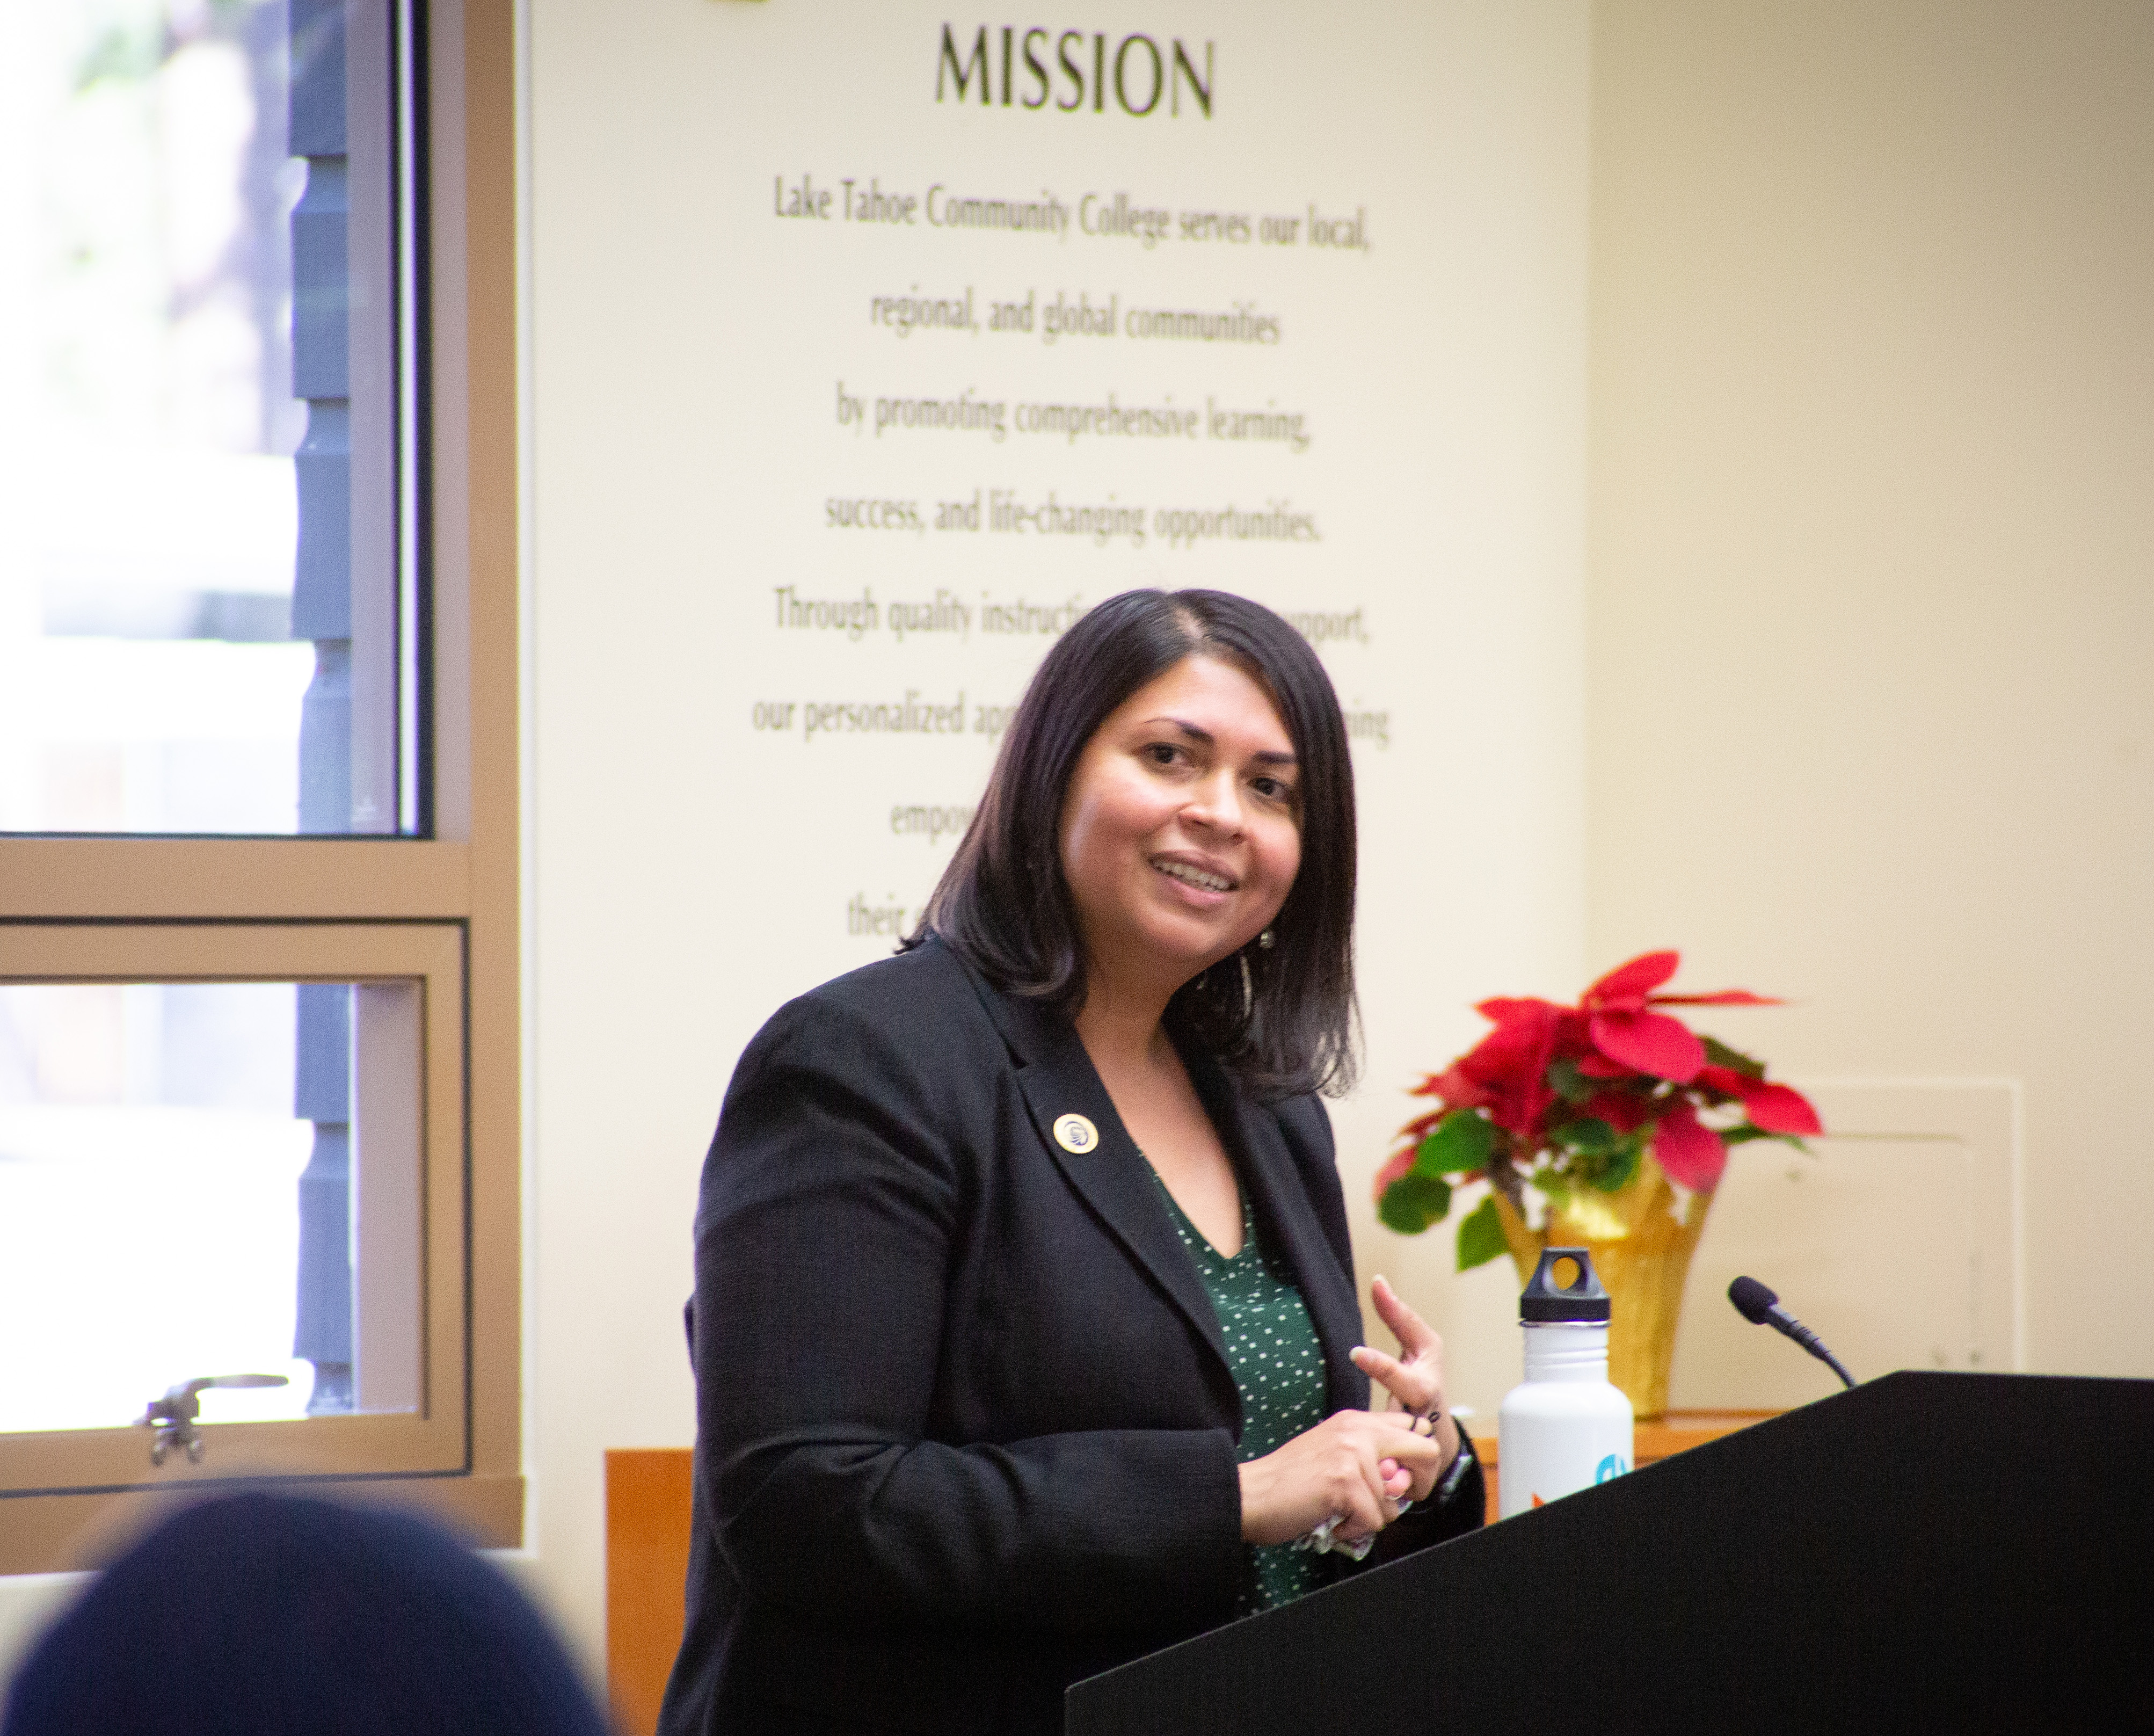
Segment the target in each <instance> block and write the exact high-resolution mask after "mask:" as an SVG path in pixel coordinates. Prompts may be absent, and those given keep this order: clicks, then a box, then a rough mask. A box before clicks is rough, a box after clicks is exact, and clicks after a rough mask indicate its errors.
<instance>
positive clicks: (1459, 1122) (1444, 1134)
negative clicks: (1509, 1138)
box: [1409, 1109, 1496, 1177]
mask: <svg viewBox="0 0 2154 1736" xmlns="http://www.w3.org/2000/svg"><path fill="white" fill-rule="evenodd" d="M1495 1143H1496V1130H1495V1129H1494V1128H1493V1126H1490V1125H1489V1124H1488V1121H1487V1120H1486V1119H1484V1118H1483V1117H1482V1116H1477V1115H1476V1114H1474V1113H1473V1111H1472V1110H1470V1109H1454V1110H1453V1111H1452V1112H1451V1113H1450V1114H1449V1115H1447V1116H1445V1117H1444V1118H1443V1119H1442V1121H1438V1122H1437V1124H1436V1131H1434V1132H1433V1133H1432V1134H1430V1135H1429V1136H1428V1137H1427V1139H1425V1140H1423V1141H1422V1142H1421V1149H1420V1151H1416V1153H1415V1154H1414V1165H1413V1168H1412V1169H1411V1171H1410V1172H1409V1173H1410V1174H1413V1175H1417V1176H1428V1177H1437V1176H1461V1175H1464V1174H1466V1173H1467V1172H1469V1171H1471V1170H1477V1169H1486V1168H1487V1167H1488V1153H1489V1152H1490V1151H1491V1150H1493V1148H1494V1146H1495Z"/></svg>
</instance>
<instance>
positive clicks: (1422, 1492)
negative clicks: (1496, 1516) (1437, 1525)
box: [1353, 1277, 1459, 1501]
mask: <svg viewBox="0 0 2154 1736" xmlns="http://www.w3.org/2000/svg"><path fill="white" fill-rule="evenodd" d="M1369 1294H1370V1298H1371V1299H1373V1300H1374V1301H1375V1303H1376V1313H1377V1314H1378V1315H1379V1316H1380V1317H1381V1319H1382V1320H1383V1322H1384V1324H1385V1325H1386V1326H1389V1327H1390V1328H1391V1331H1392V1333H1393V1335H1395V1336H1396V1338H1397V1339H1398V1341H1399V1354H1398V1355H1397V1356H1386V1355H1385V1354H1384V1353H1383V1352H1382V1351H1379V1350H1373V1349H1371V1348H1370V1346H1369V1345H1357V1346H1355V1351H1354V1353H1353V1354H1354V1366H1355V1367H1357V1368H1359V1369H1360V1371H1361V1372H1362V1373H1363V1374H1365V1375H1366V1376H1368V1377H1369V1378H1370V1380H1372V1381H1376V1383H1377V1384H1378V1385H1379V1386H1382V1387H1384V1388H1385V1389H1386V1390H1387V1391H1389V1392H1390V1393H1391V1402H1392V1403H1393V1404H1394V1405H1396V1406H1398V1407H1401V1408H1403V1409H1405V1410H1408V1411H1413V1412H1420V1413H1423V1414H1425V1413H1427V1412H1428V1411H1429V1410H1430V1409H1432V1408H1434V1409H1435V1410H1436V1411H1437V1412H1439V1413H1440V1420H1439V1421H1438V1422H1437V1428H1436V1432H1437V1439H1438V1441H1439V1442H1441V1443H1442V1448H1443V1459H1442V1463H1440V1464H1437V1466H1435V1467H1434V1468H1423V1469H1422V1471H1421V1472H1420V1474H1418V1475H1416V1477H1415V1478H1414V1479H1413V1488H1412V1491H1411V1493H1412V1495H1413V1499H1415V1500H1416V1501H1423V1500H1426V1499H1428V1493H1429V1491H1430V1490H1431V1489H1432V1488H1435V1487H1436V1485H1437V1481H1438V1479H1439V1478H1442V1475H1443V1473H1444V1472H1445V1471H1446V1470H1447V1469H1449V1468H1450V1465H1451V1462H1452V1459H1454V1458H1457V1456H1458V1452H1459V1442H1458V1425H1457V1423H1456V1422H1453V1421H1452V1416H1451V1409H1450V1407H1449V1406H1447V1404H1445V1403H1444V1400H1443V1340H1442V1338H1440V1337H1438V1336H1437V1332H1436V1329H1435V1328H1434V1327H1433V1326H1432V1325H1429V1323H1428V1322H1427V1320H1423V1319H1422V1317H1421V1316H1420V1315H1417V1314H1416V1313H1415V1312H1414V1311H1413V1310H1411V1308H1409V1307H1407V1306H1406V1303H1405V1302H1404V1301H1403V1300H1401V1298H1400V1296H1399V1293H1398V1292H1397V1291H1396V1290H1395V1289H1392V1288H1391V1283H1390V1280H1389V1279H1384V1278H1381V1277H1380V1278H1378V1279H1376V1281H1375V1282H1374V1283H1372V1284H1370V1286H1369Z"/></svg>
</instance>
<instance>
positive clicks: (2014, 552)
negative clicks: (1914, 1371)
mask: <svg viewBox="0 0 2154 1736" xmlns="http://www.w3.org/2000/svg"><path fill="white" fill-rule="evenodd" d="M1594 32H1595V41H1594V69H1593V101H1594V115H1593V172H1594V184H1593V197H1594V215H1593V266H1592V298H1593V327H1592V334H1591V351H1592V360H1591V386H1590V414H1591V420H1592V444H1591V456H1590V498H1591V505H1590V554H1589V570H1590V579H1589V603H1588V618H1589V624H1588V647H1589V650H1588V656H1589V661H1590V686H1589V693H1588V728H1589V738H1588V743H1587V753H1588V767H1589V776H1588V785H1589V798H1588V800H1589V809H1588V840H1589V842H1588V854H1587V878H1588V886H1589V895H1588V896H1589V903H1588V910H1587V934H1588V940H1589V947H1590V952H1591V954H1592V956H1593V957H1594V958H1595V961H1596V962H1599V961H1609V962H1612V961H1615V960H1616V959H1620V958H1622V957H1627V956H1629V955H1630V954H1631V953H1632V952H1636V951H1639V950H1641V949H1642V948H1644V947H1646V946H1649V945H1663V944H1678V945H1681V946H1682V947H1685V948H1686V951H1687V955H1688V958H1689V960H1690V962H1691V965H1692V969H1690V970H1687V973H1686V974H1687V977H1692V978H1695V980H1697V982H1698V983H1706V981H1707V979H1708V978H1711V979H1713V981H1714V982H1716V983H1717V982H1718V981H1720V980H1722V979H1725V980H1728V981H1731V982H1736V983H1744V984H1748V985H1751V986H1754V987H1758V988H1773V989H1777V990H1779V991H1780V992H1782V993H1786V994H1788V995H1789V996H1791V997H1793V998H1795V999H1796V1000H1797V1001H1798V1002H1799V1004H1798V1005H1797V1006H1795V1007H1793V1008H1788V1009H1785V1010H1782V1011H1778V1012H1771V1013H1757V1014H1744V1015H1738V1016H1723V1017H1719V1018H1717V1019H1715V1021H1714V1024H1715V1026H1716V1027H1717V1028H1723V1034H1725V1035H1727V1036H1728V1038H1729V1039H1730V1040H1732V1041H1738V1042H1740V1041H1743V1040H1744V1039H1750V1040H1753V1041H1754V1042H1755V1044H1757V1046H1758V1048H1759V1049H1761V1050H1762V1051H1763V1052H1764V1053H1765V1054H1768V1055H1769V1057H1770V1058H1771V1059H1773V1060H1774V1063H1775V1064H1776V1065H1779V1067H1780V1068H1781V1069H1782V1070H1784V1071H1789V1072H1792V1073H1794V1074H1797V1075H1804V1074H1809V1075H1832V1076H1836V1077H1842V1078H1858V1077H1877V1076H1893V1077H1901V1078H1906V1077H1917V1076H1920V1077H1933V1078H1934V1077H1943V1078H1961V1077H1967V1076H1972V1075H1982V1076H1988V1077H1999V1076H2001V1077H2006V1078H2014V1079H2018V1080H2021V1081H2023V1082H2024V1109H2025V1118H2024V1153H2023V1161H2024V1178H2025V1192H2024V1256H2025V1273H2026V1287H2025V1317H2026V1325H2027V1340H2028V1342H2027V1352H2028V1366H2029V1367H2030V1368H2033V1369H2035V1370H2039V1371H2076V1372H2085V1373H2104V1374H2132V1375H2141V1376H2143V1375H2150V1374H2154V1335H2150V1333H2149V1331H2148V1328H2149V1327H2150V1325H2154V1291H2150V1290H2149V1289H2148V1288H2147V1286H2146V1284H2145V1283H2144V1282H2143V1280H2142V1279H2141V1278H2140V1276H2139V1275H2138V1274H2139V1273H2140V1272H2141V1271H2143V1269H2144V1251H2143V1250H2144V1244H2143V1241H2142V1238H2143V1237H2144V1235H2145V1234H2146V1228H2147V1227H2148V1225H2149V1224H2150V1223H2154V1132H2150V1131H2149V1126H2148V1121H2147V1117H2146V1114H2145V1113H2144V1111H2143V1109H2142V1107H2141V1097H2142V1091H2141V1083H2142V1081H2143V1080H2144V1079H2145V1077H2146V1072H2147V1070H2148V1067H2149V1065H2150V1062H2151V1061H2154V996H2150V993H2149V984H2150V982H2154V778H2150V771H2154V764H2150V756H2154V8H2149V7H2146V6H2145V5H2143V4H2136V3H2123V4H2098V3H2088V0H2070V3H2058V0H2019V3H2000V0H1989V3H1972V0H1936V3H1915V0H1896V3H1894V4H1891V5H1884V6H1881V5H1878V4H1876V3H1874V0H1844V3H1843V0H1808V3H1805V4H1804V5H1801V6H1768V5H1757V4H1754V3H1743V0H1616V3H1604V4H1602V5H1600V6H1598V7H1596V8H1595V14H1594ZM1881 1296H1883V1297H1889V1286H1888V1285H1886V1284H1884V1283H1883V1282H1882V1279H1881ZM1790 1299H1791V1300H1794V1298H1792V1297H1791V1298H1790ZM1678 1375H1679V1378H1680V1366H1679V1369H1678Z"/></svg>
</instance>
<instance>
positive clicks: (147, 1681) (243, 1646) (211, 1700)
mask: <svg viewBox="0 0 2154 1736" xmlns="http://www.w3.org/2000/svg"><path fill="white" fill-rule="evenodd" d="M0 1729H4V1730H5V1732H6V1736H78V1733H79V1736H89V1733H92V1732H96V1733H100V1736H104V1733H110V1732H121V1731H125V1732H127V1733H129V1736H183V1733H184V1736H201V1733H202V1732H203V1731H206V1730H216V1731H219V1732H225V1733H229V1736H253V1733H257V1732H263V1733H266V1732H285V1731H291V1732H294V1733H297V1732H302V1731H304V1732H307V1733H309V1736H317V1733H318V1736H345V1733H350V1736H358V1733H360V1732H362V1731H364V1732H367V1733H369V1736H372V1733H375V1732H380V1731H396V1732H398V1733H400V1736H430V1733H434V1732H440V1733H442V1736H449V1733H452V1732H453V1733H457V1736H491V1733H493V1732H497V1731H498V1732H500V1733H502V1736H508V1733H510V1732H515V1733H518V1736H605V1731H606V1723H605V1719H604V1718H602V1717H601V1716H600V1713H599V1712H598V1709H597V1708H595V1706H594V1705H593V1704H592V1703H591V1700H590V1696H589V1694H588V1693H586V1692H585V1690H584V1686H583V1683H582V1682H581V1681H580V1680H579V1679H578V1677H577V1675H576V1672H575V1671H574V1668H573V1667H572V1666H571V1665H570V1664H569V1660H568V1657H567V1656H566V1654H565V1653H564V1652H563V1651H562V1648H561V1646H560V1643H559V1641H557V1640H556V1639H555V1638H554V1635H553V1633H552V1632H551V1631H549V1628H548V1627H547V1626H546V1624H545V1622H544V1621H543V1620H542V1619H541V1618H540V1616H539V1613H538V1611H536V1610H534V1609H533V1607H532V1606H531V1605H530V1604H529V1603H528V1602H527V1601H525V1600H524V1598H523V1595H522V1594H521V1593H520V1592H518V1590H516V1588H515V1587H514V1586H513V1585H511V1584H510V1583H509V1582H508V1580H507V1578H505V1577H504V1576H503V1574H502V1573H501V1571H500V1570H498V1568H496V1567H494V1566H493V1565H491V1564H490V1563H488V1562H486V1561H482V1560H480V1559H479V1558H478V1557H477V1555H473V1554H472V1552H471V1551H470V1550H467V1549H466V1548H465V1547H464V1546H463V1545H461V1544H459V1543H457V1541H456V1540H455V1539H453V1538H452V1537H450V1536H448V1535H447V1534H446V1533H444V1532H442V1531H441V1530H439V1529H436V1527H435V1526H433V1525H431V1524H428V1523H427V1522H426V1521H425V1520H423V1519H416V1518H413V1517H411V1516H409V1515H407V1514H392V1513H384V1512H380V1511H369V1510H366V1509H357V1508H346V1507H339V1506H337V1505H334V1504H332V1503H329V1502H327V1501H318V1500H305V1499H296V1498H293V1497H291V1496H286V1495H272V1494H260V1493H248V1494H238V1495H229V1496H226V1497H223V1498H222V1499H216V1500H211V1501H206V1502H203V1503H202V1504H200V1505H199V1506H195V1507H190V1508H188V1509H186V1510H185V1511H184V1512H182V1513H180V1514H177V1515H176V1516H175V1517H173V1518H172V1519H168V1520H166V1522H165V1523H164V1524H161V1525H160V1526H158V1527H157V1528H156V1529H155V1530H154V1531H152V1532H151V1533H150V1534H149V1535H148V1536H146V1537H145V1538H143V1539H141V1540H140V1542H139V1543H137V1544H135V1546H134V1547H133V1548H132V1549H130V1550H128V1551H127V1552H126V1554H125V1555H122V1556H120V1558H119V1559H118V1560H115V1562H113V1563H112V1565H110V1567H108V1568H107V1569H106V1570H105V1571H104V1572H103V1573H102V1574H101V1575H99V1577H98V1579H97V1580H96V1581H95V1582H94V1584H93V1585H91V1586H90V1587H89V1590H87V1591H86V1592H85V1593H84V1596H83V1597H82V1598H81V1600H80V1601H79V1602H77V1603H76V1604H75V1605H74V1606H73V1607H72V1608H71V1609H70V1610H69V1611H68V1612H67V1613H66V1614H65V1615H64V1616H62V1617H61V1618H60V1620H59V1622H58V1623H57V1624H56V1625H55V1626H54V1627H53V1628H52V1630H51V1631H49V1632H48V1634H47V1635H46V1636H45V1637H44V1639H43V1641H42V1642H40V1643H39V1645H38V1647H37V1649H36V1650H35V1651H34V1652H33V1653H32V1654H31V1655H30V1657H29V1658H28V1661H27V1662H25V1663H24V1664H23V1669H22V1672H21V1673H20V1674H19V1675H18V1677H16V1679H15V1682H14V1686H13V1690H12V1692H11V1693H9V1695H8V1708H7V1715H6V1717H5V1718H0Z"/></svg>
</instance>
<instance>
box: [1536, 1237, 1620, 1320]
mask: <svg viewBox="0 0 2154 1736" xmlns="http://www.w3.org/2000/svg"><path fill="white" fill-rule="evenodd" d="M1566 1260H1568V1261H1569V1262H1570V1264H1569V1265H1568V1266H1567V1267H1566V1266H1564V1264H1563V1263H1564V1261H1566ZM1565 1277H1568V1278H1569V1279H1570V1283H1568V1284H1564V1283H1562V1282H1560V1281H1559V1280H1560V1279H1564V1278H1565ZM1560 1320H1570V1321H1572V1322H1574V1323H1582V1324H1584V1325H1590V1326H1605V1325H1607V1324H1608V1292H1607V1291H1605V1290H1604V1289H1601V1287H1600V1277H1599V1275H1598V1274H1595V1271H1594V1269H1593V1256H1592V1255H1591V1254H1590V1253H1587V1252H1586V1251H1585V1249H1584V1248H1544V1249H1543V1250H1542V1252H1541V1263H1540V1264H1539V1265H1538V1266H1536V1267H1535V1268H1534V1275H1533V1277H1532V1278H1531V1279H1529V1280H1528V1281H1527V1284H1526V1287H1525V1289H1523V1290H1521V1291H1520V1292H1519V1321H1520V1323H1521V1324H1522V1325H1528V1326H1542V1325H1548V1324H1549V1322H1551V1321H1560Z"/></svg>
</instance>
